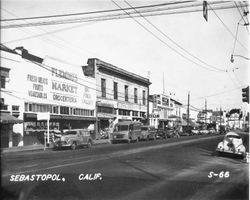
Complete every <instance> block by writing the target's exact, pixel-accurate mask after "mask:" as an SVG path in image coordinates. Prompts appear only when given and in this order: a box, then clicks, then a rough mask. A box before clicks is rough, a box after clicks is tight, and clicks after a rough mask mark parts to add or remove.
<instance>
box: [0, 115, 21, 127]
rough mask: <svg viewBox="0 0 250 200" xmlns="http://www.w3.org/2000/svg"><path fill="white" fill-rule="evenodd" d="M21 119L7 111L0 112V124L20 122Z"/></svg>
mask: <svg viewBox="0 0 250 200" xmlns="http://www.w3.org/2000/svg"><path fill="white" fill-rule="evenodd" d="M22 122H23V120H21V119H18V118H16V117H14V116H12V115H10V114H9V113H2V112H1V113H0V123H1V124H16V123H22Z"/></svg>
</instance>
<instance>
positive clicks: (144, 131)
mask: <svg viewBox="0 0 250 200" xmlns="http://www.w3.org/2000/svg"><path fill="white" fill-rule="evenodd" d="M156 134H157V131H156V129H155V127H154V126H147V125H145V126H141V138H140V139H141V140H156Z"/></svg>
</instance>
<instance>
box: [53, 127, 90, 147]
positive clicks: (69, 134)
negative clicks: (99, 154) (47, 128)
mask: <svg viewBox="0 0 250 200" xmlns="http://www.w3.org/2000/svg"><path fill="white" fill-rule="evenodd" d="M92 143H93V141H92V138H91V135H90V131H89V130H88V129H69V130H68V129H67V130H64V131H63V132H62V134H61V135H57V137H56V138H55V140H54V147H55V148H63V147H70V148H71V149H72V150H75V149H76V148H77V147H80V146H87V147H88V148H90V147H91V146H92Z"/></svg>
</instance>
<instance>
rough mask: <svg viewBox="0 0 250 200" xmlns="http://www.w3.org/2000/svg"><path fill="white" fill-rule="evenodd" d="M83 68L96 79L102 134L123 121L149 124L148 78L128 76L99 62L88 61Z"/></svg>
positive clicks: (99, 124)
mask: <svg viewBox="0 0 250 200" xmlns="http://www.w3.org/2000/svg"><path fill="white" fill-rule="evenodd" d="M87 64H88V65H87V66H83V71H84V74H85V75H86V76H90V77H93V78H95V80H96V88H97V93H96V94H97V95H96V96H97V101H96V110H97V127H98V131H100V130H103V129H105V128H108V127H109V126H110V125H112V124H114V123H116V122H118V121H119V120H136V121H141V122H143V123H147V116H148V115H147V113H148V94H149V85H150V84H151V83H150V81H149V79H148V78H144V77H142V76H140V75H137V74H134V73H132V72H128V71H126V70H124V69H122V68H119V67H116V66H114V65H112V64H109V63H106V62H104V61H102V60H100V59H97V58H90V59H88V62H87Z"/></svg>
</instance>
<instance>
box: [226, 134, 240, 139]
mask: <svg viewBox="0 0 250 200" xmlns="http://www.w3.org/2000/svg"><path fill="white" fill-rule="evenodd" d="M226 137H227V138H236V139H241V137H240V136H238V135H227V136H226Z"/></svg>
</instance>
